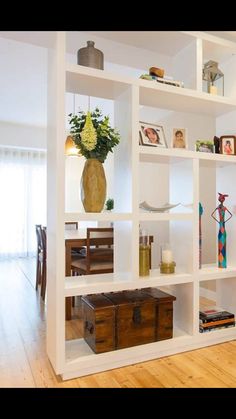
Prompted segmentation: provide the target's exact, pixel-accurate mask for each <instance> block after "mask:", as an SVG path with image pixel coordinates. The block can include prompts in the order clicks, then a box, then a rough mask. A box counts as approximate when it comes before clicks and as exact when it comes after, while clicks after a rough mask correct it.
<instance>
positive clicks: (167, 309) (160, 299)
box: [142, 288, 176, 340]
mask: <svg viewBox="0 0 236 419" xmlns="http://www.w3.org/2000/svg"><path fill="white" fill-rule="evenodd" d="M142 292H143V293H144V294H145V295H149V296H151V297H153V298H154V299H155V301H156V336H155V340H164V339H171V338H172V337H173V301H175V300H176V297H174V296H173V295H170V294H167V293H165V292H163V291H160V290H158V289H157V288H145V289H143V290H142Z"/></svg>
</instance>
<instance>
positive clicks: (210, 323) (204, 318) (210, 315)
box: [199, 307, 235, 333]
mask: <svg viewBox="0 0 236 419" xmlns="http://www.w3.org/2000/svg"><path fill="white" fill-rule="evenodd" d="M234 326H235V317H234V314H233V313H230V312H229V311H226V310H224V309H222V308H219V307H213V308H211V307H209V308H207V309H206V310H201V311H200V312H199V331H200V333H206V332H211V331H212V330H219V329H226V328H228V327H234Z"/></svg>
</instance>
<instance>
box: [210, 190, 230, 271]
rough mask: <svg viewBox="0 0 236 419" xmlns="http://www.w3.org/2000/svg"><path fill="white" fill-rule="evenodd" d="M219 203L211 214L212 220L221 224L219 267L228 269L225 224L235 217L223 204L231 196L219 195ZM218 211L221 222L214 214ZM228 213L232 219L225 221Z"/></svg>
mask: <svg viewBox="0 0 236 419" xmlns="http://www.w3.org/2000/svg"><path fill="white" fill-rule="evenodd" d="M218 194H219V198H218V201H220V204H219V205H218V207H216V209H215V210H214V211H213V213H212V214H211V216H212V218H214V220H215V221H217V223H219V233H218V267H219V268H227V258H226V229H225V223H227V221H229V220H230V218H231V217H232V216H233V214H232V213H231V212H230V211H229V210H228V208H227V207H225V206H224V205H223V202H224V201H225V198H226V197H228V196H229V195H224V194H221V193H219V192H218ZM217 210H218V212H219V219H220V220H219V221H218V220H217V218H215V216H214V214H215V212H216V211H217ZM226 211H227V212H228V213H229V215H230V217H229V218H227V220H225V213H226Z"/></svg>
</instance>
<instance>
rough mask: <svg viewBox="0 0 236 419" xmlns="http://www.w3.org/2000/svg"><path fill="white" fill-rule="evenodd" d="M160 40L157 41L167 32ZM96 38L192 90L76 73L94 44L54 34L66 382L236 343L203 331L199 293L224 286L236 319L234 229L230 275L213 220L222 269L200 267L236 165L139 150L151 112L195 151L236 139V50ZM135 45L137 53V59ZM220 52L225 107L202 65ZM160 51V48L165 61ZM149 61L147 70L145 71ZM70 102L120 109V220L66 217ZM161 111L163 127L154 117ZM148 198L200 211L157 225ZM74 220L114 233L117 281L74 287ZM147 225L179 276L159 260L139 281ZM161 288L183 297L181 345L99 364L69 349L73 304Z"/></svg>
mask: <svg viewBox="0 0 236 419" xmlns="http://www.w3.org/2000/svg"><path fill="white" fill-rule="evenodd" d="M159 35H160V36H159ZM99 36H100V38H99ZM152 36H153V37H155V33H153V35H152ZM91 37H93V39H95V40H100V44H99V43H98V45H101V47H100V48H101V49H103V51H104V53H106V54H105V57H106V56H107V60H108V61H109V60H110V61H111V62H114V60H115V58H114V57H115V51H116V52H118V51H120V54H118V53H117V57H118V59H119V62H117V64H121V61H122V57H123V64H124V63H125V60H126V61H127V65H129V66H130V65H131V62H132V59H133V62H134V63H135V65H136V68H138V65H137V63H138V60H139V59H140V57H142V62H145V61H143V57H145V59H147V61H146V62H147V67H150V66H151V65H154V63H159V62H160V67H165V68H167V69H168V73H169V74H172V75H173V76H174V78H176V79H180V80H183V81H184V83H185V86H186V87H185V88H178V87H172V86H167V85H162V84H158V83H156V82H150V81H146V80H140V79H138V78H137V77H131V76H124V75H123V74H115V73H114V74H113V72H111V71H107V70H104V71H101V70H97V69H93V68H87V67H83V66H79V65H75V64H72V63H67V62H66V57H67V55H66V54H67V53H73V54H74V56H76V50H77V49H78V48H80V46H82V45H83V44H84V43H85V42H84V40H85V39H89V35H88V34H83V33H79V32H78V33H69V34H66V33H63V32H58V33H54V34H53V38H54V39H53V42H52V44H51V48H50V50H49V61H48V80H49V83H48V90H49V94H48V138H50V141H48V222H47V226H48V278H49V279H48V303H47V353H48V356H49V359H50V361H51V363H52V365H53V368H54V370H55V372H56V373H57V374H60V375H61V376H62V377H63V379H69V378H73V377H78V376H82V375H86V374H91V373H96V372H99V371H104V370H107V369H112V368H116V367H120V366H123V365H128V364H131V363H132V364H133V363H135V362H141V361H146V360H148V359H154V358H158V357H161V356H166V355H171V354H174V353H179V352H183V351H188V350H192V349H195V348H200V347H203V346H207V345H212V344H216V343H220V342H223V341H226V340H230V339H235V338H236V329H235V328H231V329H227V330H219V331H214V332H211V333H207V334H204V335H202V334H200V333H199V331H198V313H199V287H200V285H201V283H202V281H207V280H214V279H215V280H217V284H218V283H219V286H218V291H217V297H219V298H218V300H219V301H220V302H223V304H224V307H225V309H231V310H232V311H233V312H234V313H235V311H236V310H235V308H234V306H233V303H232V295H233V296H234V298H235V295H236V258H235V256H234V255H236V241H235V238H234V241H233V238H232V236H233V234H230V233H232V232H233V231H235V229H234V227H235V222H234V221H232V222H230V223H229V225H228V224H227V229H228V230H227V231H228V233H229V246H230V250H229V267H228V268H227V269H225V270H219V269H218V268H217V257H216V229H215V226H214V227H213V224H211V223H210V221H209V220H210V215H209V213H207V211H206V212H205V214H206V221H205V225H203V229H204V228H205V227H206V229H207V228H208V227H209V226H210V227H209V228H210V230H209V234H208V233H207V234H206V235H205V238H204V240H205V247H206V249H211V247H212V248H213V251H212V254H211V257H213V256H214V260H213V261H212V260H210V262H213V264H212V267H209V266H203V268H202V269H201V270H199V267H198V255H199V251H198V242H199V239H198V219H199V215H198V205H199V201H202V202H203V203H205V202H206V201H207V199H208V198H207V196H208V194H209V199H210V202H211V204H212V205H214V207H213V208H212V210H213V209H214V208H215V206H216V205H217V201H216V196H217V192H218V189H219V191H221V192H225V193H229V195H230V198H229V201H228V202H227V205H228V206H229V207H231V208H232V206H233V205H234V204H235V202H236V193H235V191H234V185H233V178H232V175H233V174H236V173H235V172H236V156H225V155H217V154H208V153H196V152H195V151H193V147H192V150H191V147H189V148H190V149H189V150H178V149H177V150H176V149H171V148H168V149H159V148H154V147H153V148H152V147H145V146H139V144H138V138H139V121H140V120H145V119H143V118H145V116H143V115H144V113H145V115H150V117H149V119H147V117H146V120H149V122H152V123H157V122H159V121H160V120H161V122H162V124H165V125H166V127H167V132H169V133H170V132H171V131H170V129H171V127H173V126H183V127H186V126H187V127H188V130H189V137H192V138H193V142H195V140H196V139H198V138H208V137H209V136H210V135H211V138H213V136H214V135H215V134H216V135H218V136H220V135H222V134H226V133H227V132H228V131H227V129H228V128H229V127H231V128H230V129H231V131H230V132H229V133H230V134H233V133H234V134H235V133H236V127H235V125H234V124H235V112H236V83H235V82H234V80H233V77H232V67H233V68H234V70H235V69H236V58H235V56H233V55H232V53H234V54H235V52H236V44H233V43H232V42H227V41H222V40H221V39H220V38H216V37H213V36H212V35H207V34H204V33H200V32H194V33H193V32H183V33H179V32H168V33H158V37H157V39H156V41H157V42H155V43H153V42H152V39H151V38H150V34H149V35H148V34H147V35H146V36H144V37H140V35H139V34H137V35H136V36H133V35H132V33H122V32H120V33H118V32H111V33H109V32H107V33H98V32H94V33H93V34H91ZM160 37H161V39H163V42H161V43H159V42H158V39H159V38H160ZM165 40H166V41H165ZM138 41H140V47H139V49H138V50H137V48H138V46H137V42H138ZM114 42H116V44H114ZM222 42H223V43H222ZM131 43H133V46H134V47H135V51H136V54H135V53H134V54H133V55H132V54H131V48H132V46H131ZM145 43H146V44H145ZM121 44H122V48H121ZM154 44H155V45H154ZM209 46H212V54H213V58H214V57H217V58H218V61H219V62H220V64H221V65H222V66H223V67H224V72H225V79H227V74H228V77H229V79H230V80H228V81H227V86H229V84H230V83H231V89H229V87H227V89H226V96H225V97H219V96H213V95H210V94H208V93H204V92H203V91H202V76H201V74H202V66H203V63H204V62H205V61H206V60H207V59H210V58H211V49H210V48H209ZM213 46H214V48H213ZM154 47H155V48H157V49H156V50H154ZM158 48H159V51H158ZM226 52H227V54H226ZM122 54H123V56H122ZM165 54H166V55H165ZM168 54H169V55H168ZM171 54H172V55H171ZM154 57H155V61H154ZM213 58H211V59H213ZM224 60H229V61H230V65H229V71H228V73H227V61H224ZM139 62H140V63H141V60H140V61H139ZM149 64H150V65H149ZM140 68H141V65H140ZM66 92H70V93H76V94H83V95H88V96H95V97H99V98H105V99H112V100H113V101H114V114H115V121H114V125H115V126H116V127H117V128H118V130H119V131H120V133H121V142H120V144H119V146H118V147H117V148H116V150H115V153H114V154H115V157H114V200H115V202H116V212H115V213H111V214H109V213H101V214H90V213H89V214H88V213H73V214H68V213H67V214H65V212H64V201H65V193H64V188H65V181H64V167H65V162H64V142H65V138H66V132H65V125H64V121H65V93H66ZM153 108H155V112H154V113H155V115H157V116H156V117H155V116H153V115H154V113H153ZM160 109H161V110H162V111H163V112H166V114H165V116H164V117H162V119H161V118H158V115H159V111H160ZM162 115H164V114H162ZM157 119H158V121H157ZM229 121H230V123H231V125H230V124H229ZM168 129H169V131H168ZM233 130H234V131H233ZM168 138H169V136H168ZM194 138H195V140H194ZM192 145H193V144H192ZM169 146H170V144H169ZM147 173H149V174H150V173H151V174H152V175H153V178H151V181H150V183H149V188H146V186H145V185H146V184H145V182H146V181H147V180H146V174H147ZM208 174H209V176H208ZM229 177H230V181H229ZM161 182H162V183H161ZM149 189H150V190H149ZM145 193H146V194H149V196H150V197H153V200H156V204H157V203H158V202H157V199H158V194H160V193H161V194H162V197H165V198H166V202H167V201H169V202H182V203H183V198H184V199H185V201H186V202H185V203H192V204H193V205H192V207H190V206H189V207H188V206H187V205H186V206H178V207H176V209H174V210H171V211H170V212H169V213H161V214H156V213H155V214H154V213H150V214H149V213H145V212H143V211H142V210H140V209H139V202H141V201H142V200H144V199H143V197H145ZM163 199H164V198H163ZM146 200H147V199H146ZM65 220H67V221H73V220H76V221H80V220H83V221H93V220H97V221H113V222H114V231H115V237H114V240H115V245H114V249H115V255H114V259H115V261H114V274H105V275H94V276H89V277H88V276H82V277H79V278H74V277H67V278H65V275H64V272H65V261H64V260H65V244H64V221H65ZM139 224H143V225H145V226H149V227H150V229H149V231H150V232H151V231H152V229H153V231H154V232H155V233H156V234H157V237H158V239H157V241H158V242H159V243H160V240H161V238H165V239H166V238H167V239H168V240H169V241H170V242H171V244H172V247H173V252H174V255H175V258H176V263H177V269H176V273H175V274H173V275H161V274H160V272H159V270H158V260H156V261H154V262H155V263H154V264H155V266H154V269H152V271H151V274H150V276H149V277H148V278H147V277H145V278H140V277H139V275H138V266H139V263H138V242H139ZM233 229H234V230H233ZM207 231H208V230H207ZM212 232H213V233H212ZM151 234H152V233H151ZM230 236H231V237H230ZM234 236H235V234H234ZM212 243H213V244H212ZM212 255H213V256H212ZM206 263H207V261H206ZM150 286H156V287H161V289H163V290H166V291H167V292H168V291H170V293H172V294H173V295H175V296H176V298H177V299H176V302H175V303H174V337H173V339H170V340H166V341H161V342H155V343H151V344H147V345H140V346H137V347H132V348H127V349H122V350H117V351H114V352H108V353H103V354H99V355H96V354H94V353H93V352H92V351H91V349H90V348H89V347H88V345H87V344H86V343H85V341H84V340H83V339H78V340H73V341H65V297H68V296H76V295H83V294H87V293H100V292H107V291H118V290H123V289H134V288H145V287H150Z"/></svg>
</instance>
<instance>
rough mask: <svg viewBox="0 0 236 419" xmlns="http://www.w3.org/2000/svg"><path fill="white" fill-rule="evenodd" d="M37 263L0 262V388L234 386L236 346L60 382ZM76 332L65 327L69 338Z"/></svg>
mask: <svg viewBox="0 0 236 419" xmlns="http://www.w3.org/2000/svg"><path fill="white" fill-rule="evenodd" d="M34 282H35V260H33V259H32V260H28V261H26V260H21V261H19V262H0V387H149V388H150V387H205V388H206V387H236V342H235V341H232V342H228V343H224V344H221V345H215V346H211V347H208V348H204V349H200V350H196V351H192V352H186V353H183V354H179V355H174V356H171V357H166V358H162V359H158V360H154V361H149V362H145V363H141V364H136V365H131V366H128V367H124V368H119V369H115V370H112V371H107V372H103V373H100V374H95V375H91V376H87V377H83V378H77V379H74V380H69V381H64V382H63V381H62V380H61V379H60V377H57V376H56V375H55V374H54V372H53V369H52V367H51V365H50V362H49V360H48V358H47V355H46V351H45V346H46V345H45V306H44V304H43V303H42V302H41V301H40V298H39V296H38V294H37V293H36V292H35V289H34ZM77 333H79V328H78V322H77V321H75V320H73V321H72V322H67V337H70V338H71V337H73V336H74V335H76V334H77Z"/></svg>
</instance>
